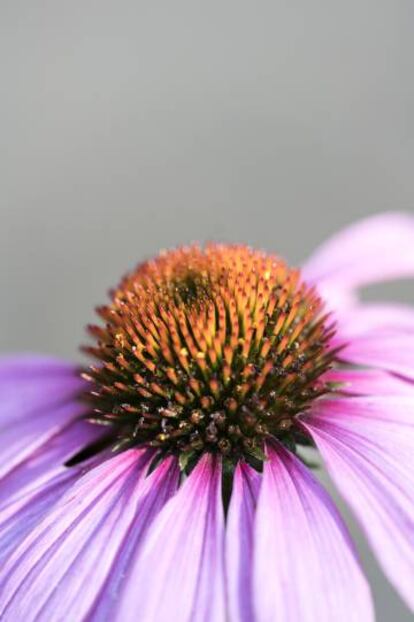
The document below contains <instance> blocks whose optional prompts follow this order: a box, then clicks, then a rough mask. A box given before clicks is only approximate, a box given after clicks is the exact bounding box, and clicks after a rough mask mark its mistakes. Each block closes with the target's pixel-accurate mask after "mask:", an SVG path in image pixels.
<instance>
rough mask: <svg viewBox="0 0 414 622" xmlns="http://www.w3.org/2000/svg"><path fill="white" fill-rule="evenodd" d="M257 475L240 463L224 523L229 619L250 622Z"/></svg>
mask: <svg viewBox="0 0 414 622" xmlns="http://www.w3.org/2000/svg"><path fill="white" fill-rule="evenodd" d="M259 485H260V475H259V473H257V471H255V470H254V469H252V468H251V467H249V465H247V464H245V463H242V462H239V464H238V466H237V468H236V471H235V474H234V480H233V490H232V494H231V500H230V506H229V512H228V517H227V525H226V575H227V592H228V607H229V619H230V620H232V621H234V622H251V620H253V619H254V617H253V604H252V558H253V524H254V512H255V507H256V502H257V497H258V494H259Z"/></svg>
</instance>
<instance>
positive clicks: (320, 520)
mask: <svg viewBox="0 0 414 622" xmlns="http://www.w3.org/2000/svg"><path fill="white" fill-rule="evenodd" d="M268 458H269V460H268V461H267V462H265V464H264V473H263V482H262V485H261V489H260V494H259V501H258V505H257V511H256V526H255V545H254V546H255V551H254V553H255V557H254V595H255V609H256V618H255V620H256V622H270V621H273V620H281V621H282V620H283V622H297V621H299V620H300V622H315V621H316V620H318V622H333V621H335V622H342V621H343V622H352V621H353V622H361V621H362V620H363V621H364V622H369V621H370V620H373V611H372V604H371V598H370V592H369V588H368V585H367V582H366V580H365V578H364V575H363V573H362V571H361V569H360V567H359V564H358V561H357V559H356V555H355V552H354V548H353V545H352V542H351V540H350V537H349V534H348V532H347V529H346V527H345V525H344V523H343V521H342V519H341V517H340V516H339V514H338V512H337V510H336V509H335V507H334V505H333V503H332V501H331V500H330V498H329V497H328V495H327V494H326V492H325V491H324V490H323V488H322V487H321V486H320V484H319V483H318V482H317V481H316V480H315V479H314V478H313V476H312V475H311V474H310V472H309V471H308V470H307V469H306V468H305V467H304V466H303V465H302V463H301V462H300V461H299V460H298V459H297V458H295V457H294V456H293V455H292V454H290V453H289V452H288V451H287V450H285V449H284V448H283V447H282V446H279V445H277V446H275V447H272V446H270V447H269V448H268Z"/></svg>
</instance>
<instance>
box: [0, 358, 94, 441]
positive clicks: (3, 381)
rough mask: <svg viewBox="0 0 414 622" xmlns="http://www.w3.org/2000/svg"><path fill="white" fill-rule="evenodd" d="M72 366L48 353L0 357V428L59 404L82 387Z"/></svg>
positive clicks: (79, 378)
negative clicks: (43, 354)
mask: <svg viewBox="0 0 414 622" xmlns="http://www.w3.org/2000/svg"><path fill="white" fill-rule="evenodd" d="M85 384H86V383H85V381H84V380H82V378H81V377H80V375H79V373H78V370H77V368H76V367H75V366H74V365H71V364H69V363H67V362H66V361H61V360H59V359H53V358H51V357H47V356H44V357H43V356H39V355H34V356H28V355H21V356H10V357H1V358H0V430H2V429H3V428H4V427H5V426H6V425H10V424H16V423H18V422H20V421H21V420H23V419H26V418H32V417H34V416H35V415H39V414H41V413H42V412H43V411H44V410H47V409H50V408H51V407H53V406H60V405H61V404H62V403H64V402H66V401H67V400H68V399H70V398H71V397H72V396H73V395H74V394H75V393H78V392H79V391H81V390H82V389H83V388H84V387H85Z"/></svg>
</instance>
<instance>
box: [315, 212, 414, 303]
mask: <svg viewBox="0 0 414 622" xmlns="http://www.w3.org/2000/svg"><path fill="white" fill-rule="evenodd" d="M412 275H414V218H412V217H411V216H409V215H408V214H407V215H406V214H398V213H396V212H390V213H385V214H380V215H378V216H374V217H371V218H367V219H365V220H363V221H361V222H357V223H356V224H353V225H351V226H349V227H347V228H346V229H344V230H343V231H341V232H340V233H337V234H336V235H334V236H333V237H332V238H330V239H329V240H327V241H326V242H325V243H324V244H322V246H321V247H320V248H319V249H318V250H317V251H316V252H315V253H314V254H313V256H312V257H311V258H310V259H309V260H308V261H307V263H306V264H305V266H304V268H303V276H304V278H305V279H306V280H308V281H310V282H312V283H318V284H321V285H322V286H325V287H328V288H330V287H332V289H333V290H339V291H340V290H342V291H347V290H348V291H350V290H352V289H354V288H357V287H360V286H362V285H366V284H368V283H374V282H377V281H385V280H388V279H395V278H401V277H404V276H412Z"/></svg>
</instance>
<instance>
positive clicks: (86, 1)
mask: <svg viewBox="0 0 414 622" xmlns="http://www.w3.org/2000/svg"><path fill="white" fill-rule="evenodd" d="M413 20H414V7H413V3H412V1H411V0H406V1H400V0H389V1H386V0H372V1H366V0H347V1H342V2H335V1H332V0H330V1H329V0H326V1H322V0H312V1H309V0H297V1H295V0H290V1H288V0H286V1H279V0H273V1H272V2H261V1H258V2H245V1H243V0H238V1H234V2H230V1H228V0H221V1H220V2H215V1H212V0H208V1H204V2H198V1H196V0H193V1H192V2H180V1H177V2H162V3H158V2H150V1H143V0H134V1H132V0H131V1H128V0H118V1H117V2H114V1H113V2H106V1H105V0H99V1H98V0H96V1H92V0H82V2H80V1H77V0H72V1H70V2H61V1H60V0H44V1H41V0H32V1H30V2H29V1H26V2H25V1H21V0H0V89H1V93H0V144H1V148H0V210H1V221H0V222H1V225H0V289H1V292H2V296H1V305H0V327H1V328H0V341H1V344H0V349H1V351H2V352H6V351H11V350H13V351H16V350H34V351H43V352H50V353H55V354H58V355H64V356H68V357H78V356H79V354H78V345H79V343H81V342H82V341H83V340H84V332H83V327H84V325H85V324H86V323H87V322H90V321H91V320H92V319H93V307H94V306H95V305H96V304H98V303H102V302H103V301H104V300H105V294H106V291H107V289H108V288H109V287H110V286H112V285H114V284H115V283H116V282H117V281H118V279H119V277H120V276H121V274H122V273H124V272H125V271H126V270H127V269H129V268H131V267H132V266H133V265H134V264H135V263H136V262H137V261H139V260H141V259H143V258H145V257H147V256H150V255H152V254H154V253H156V252H157V251H158V250H159V249H160V248H163V247H169V246H175V245H177V244H180V243H184V242H189V241H193V240H200V241H203V240H207V239H213V240H223V241H244V242H248V243H250V244H252V245H255V246H258V247H262V248H264V249H268V250H273V251H276V252H278V253H280V254H282V255H284V256H286V257H287V258H288V259H289V260H290V261H292V262H293V263H300V262H301V261H303V259H304V258H306V256H307V255H308V254H309V253H310V252H311V250H312V249H313V248H314V247H315V246H316V245H317V244H318V243H319V242H320V241H321V240H322V239H323V238H325V237H326V236H327V235H329V234H330V233H332V232H333V231H335V230H336V229H337V228H339V227H340V226H342V225H344V224H346V223H348V222H350V221H352V220H353V219H355V218H357V217H363V216H367V215H369V214H371V213H375V212H379V211H383V210H398V211H400V210H403V211H413V210H414V175H413V158H414V66H413V65H414V63H413V58H414V21H413ZM378 291H379V290H376V292H374V294H375V293H376V294H378ZM388 291H389V292H391V293H392V294H393V295H396V296H397V297H400V298H403V299H405V300H410V301H411V302H413V301H414V295H413V294H412V288H409V287H408V288H407V286H406V285H405V286H404V285H403V284H400V285H397V286H394V288H393V289H392V290H388ZM371 295H372V292H371ZM357 538H358V541H359V542H360V543H361V542H362V540H363V539H362V537H361V536H360V535H358V534H357ZM361 551H362V555H363V560H364V564H365V566H366V568H367V571H368V574H369V575H370V578H371V580H372V581H373V584H374V591H375V596H376V601H377V611H378V620H379V621H380V622H388V621H390V620H392V621H393V622H397V621H404V620H406V621H408V620H412V617H411V615H410V614H409V613H408V611H407V610H406V609H405V607H404V606H403V605H402V604H401V602H400V601H399V599H398V598H397V597H396V596H395V594H394V592H393V590H392V589H391V588H390V587H389V586H388V584H387V583H386V582H385V580H384V579H383V577H382V575H381V573H380V571H379V570H378V568H377V567H376V566H375V564H374V563H373V560H372V557H371V555H370V553H369V552H368V550H367V548H366V547H365V545H363V544H361ZM321 598H323V595H321ZM361 622H363V621H361Z"/></svg>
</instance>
